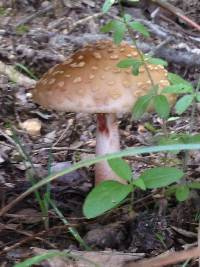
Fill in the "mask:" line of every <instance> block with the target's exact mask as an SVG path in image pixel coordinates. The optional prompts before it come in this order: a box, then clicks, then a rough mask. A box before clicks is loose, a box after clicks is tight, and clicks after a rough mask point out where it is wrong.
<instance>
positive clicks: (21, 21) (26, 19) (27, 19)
mask: <svg viewBox="0 0 200 267" xmlns="http://www.w3.org/2000/svg"><path fill="white" fill-rule="evenodd" d="M51 10H53V6H52V5H51V4H50V5H48V6H47V7H45V8H44V9H40V10H38V11H37V12H35V13H33V14H31V15H30V16H28V17H26V18H23V19H21V20H20V21H19V22H18V23H17V24H16V26H15V27H19V26H21V25H24V24H26V23H29V22H31V21H32V20H33V19H35V18H36V17H39V16H41V15H43V14H45V13H47V12H49V11H51Z"/></svg>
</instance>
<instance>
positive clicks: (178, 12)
mask: <svg viewBox="0 0 200 267" xmlns="http://www.w3.org/2000/svg"><path fill="white" fill-rule="evenodd" d="M149 1H151V2H153V3H156V4H157V5H159V6H160V7H162V8H164V9H166V10H168V11H169V12H171V13H172V14H174V15H175V16H177V17H179V18H180V19H182V20H184V21H185V22H187V24H189V25H190V26H192V27H193V28H195V29H197V30H198V31H200V25H199V24H197V23H196V22H194V21H193V20H191V19H190V18H188V17H187V16H186V15H185V14H183V11H182V10H180V9H179V8H177V7H175V6H173V5H172V4H170V3H168V2H167V1H162V0H149Z"/></svg>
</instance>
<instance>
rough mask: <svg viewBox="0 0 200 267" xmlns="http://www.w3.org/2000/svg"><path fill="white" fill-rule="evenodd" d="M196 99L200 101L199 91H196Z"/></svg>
mask: <svg viewBox="0 0 200 267" xmlns="http://www.w3.org/2000/svg"><path fill="white" fill-rule="evenodd" d="M195 97H196V100H197V101H198V102H200V93H196V96H195Z"/></svg>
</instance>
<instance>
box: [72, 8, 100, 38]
mask: <svg viewBox="0 0 200 267" xmlns="http://www.w3.org/2000/svg"><path fill="white" fill-rule="evenodd" d="M103 15H105V14H104V13H102V12H99V13H96V14H94V15H91V16H88V17H85V18H83V19H80V20H78V21H77V22H75V23H74V24H73V25H72V27H71V29H70V30H69V32H68V34H69V33H70V32H72V31H73V30H74V29H75V28H76V27H77V26H80V25H82V24H85V23H87V22H88V21H90V20H92V19H95V18H99V17H102V16H103Z"/></svg>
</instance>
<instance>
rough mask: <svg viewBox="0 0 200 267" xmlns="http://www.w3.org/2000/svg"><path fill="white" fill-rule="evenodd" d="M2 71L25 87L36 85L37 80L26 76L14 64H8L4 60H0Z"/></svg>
mask: <svg viewBox="0 0 200 267" xmlns="http://www.w3.org/2000/svg"><path fill="white" fill-rule="evenodd" d="M0 73H3V74H6V75H8V77H9V79H10V80H11V81H13V82H15V83H17V84H19V85H22V86H25V87H34V86H35V84H36V81H35V80H33V79H31V78H28V77H26V76H25V75H23V74H22V73H20V72H19V71H17V70H16V69H15V68H14V67H13V66H8V65H6V64H5V63H3V62H2V61H0Z"/></svg>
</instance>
